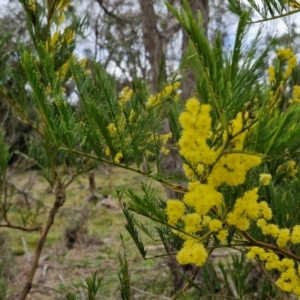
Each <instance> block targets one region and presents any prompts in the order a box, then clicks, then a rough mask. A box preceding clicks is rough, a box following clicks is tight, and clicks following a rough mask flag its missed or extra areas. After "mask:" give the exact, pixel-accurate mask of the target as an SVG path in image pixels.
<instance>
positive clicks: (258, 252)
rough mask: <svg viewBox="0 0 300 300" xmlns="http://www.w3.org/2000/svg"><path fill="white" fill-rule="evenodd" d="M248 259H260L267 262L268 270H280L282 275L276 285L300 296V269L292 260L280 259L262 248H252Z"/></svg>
mask: <svg viewBox="0 0 300 300" xmlns="http://www.w3.org/2000/svg"><path fill="white" fill-rule="evenodd" d="M247 256H248V258H250V259H253V258H255V257H258V258H259V259H260V260H261V261H264V262H265V268H266V269H267V270H278V271H279V272H280V273H281V274H280V277H279V278H278V279H277V280H276V285H277V286H278V287H279V288H280V289H282V290H283V291H286V292H292V293H294V294H295V295H297V296H300V273H299V271H300V269H299V266H298V268H296V267H295V263H294V261H293V260H292V259H289V258H284V259H282V260H280V259H279V257H278V255H277V254H275V253H274V252H273V251H265V250H264V249H262V248H260V247H251V248H250V250H249V252H248V253H247Z"/></svg>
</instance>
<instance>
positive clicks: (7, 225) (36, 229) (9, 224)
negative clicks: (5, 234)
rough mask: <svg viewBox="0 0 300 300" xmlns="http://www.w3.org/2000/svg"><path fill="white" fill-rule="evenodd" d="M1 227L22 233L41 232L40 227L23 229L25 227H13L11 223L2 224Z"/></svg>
mask: <svg viewBox="0 0 300 300" xmlns="http://www.w3.org/2000/svg"><path fill="white" fill-rule="evenodd" d="M0 227H6V228H12V229H19V230H21V231H27V232H29V231H39V230H41V227H40V226H37V227H23V226H17V225H12V224H11V223H8V224H0Z"/></svg>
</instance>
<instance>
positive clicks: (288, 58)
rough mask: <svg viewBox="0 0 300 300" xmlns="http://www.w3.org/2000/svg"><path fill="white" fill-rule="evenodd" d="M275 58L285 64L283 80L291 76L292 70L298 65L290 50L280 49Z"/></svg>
mask: <svg viewBox="0 0 300 300" xmlns="http://www.w3.org/2000/svg"><path fill="white" fill-rule="evenodd" d="M277 58H278V59H279V60H280V61H283V62H287V66H286V70H285V72H284V74H283V79H287V78H288V77H289V76H290V75H291V74H292V71H293V69H294V68H295V67H296V66H297V65H298V62H297V56H296V55H295V54H294V53H293V51H292V49H291V48H287V49H282V48H281V49H279V50H278V51H277Z"/></svg>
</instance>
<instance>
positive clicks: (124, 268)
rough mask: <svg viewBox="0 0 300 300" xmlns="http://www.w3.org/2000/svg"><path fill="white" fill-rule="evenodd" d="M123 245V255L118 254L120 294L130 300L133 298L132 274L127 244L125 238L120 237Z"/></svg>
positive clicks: (124, 299)
mask: <svg viewBox="0 0 300 300" xmlns="http://www.w3.org/2000/svg"><path fill="white" fill-rule="evenodd" d="M120 238H121V240H122V245H123V250H124V252H123V255H122V254H121V253H119V254H118V258H119V263H120V272H119V273H118V276H119V281H120V292H121V297H122V299H123V300H130V299H132V298H131V288H130V273H129V265H128V262H127V259H126V252H125V244H124V240H123V236H122V235H121V236H120Z"/></svg>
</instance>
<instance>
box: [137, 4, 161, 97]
mask: <svg viewBox="0 0 300 300" xmlns="http://www.w3.org/2000/svg"><path fill="white" fill-rule="evenodd" d="M139 2H140V7H141V15H142V18H141V19H142V26H143V39H144V45H145V49H146V51H147V53H148V55H149V62H150V82H149V83H150V88H151V92H152V93H157V91H158V88H159V83H160V82H162V81H164V80H165V79H166V70H165V53H164V51H163V41H162V37H161V35H160V33H159V31H158V29H157V24H156V15H155V11H154V3H153V0H147V1H145V0H139Z"/></svg>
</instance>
